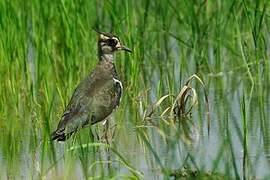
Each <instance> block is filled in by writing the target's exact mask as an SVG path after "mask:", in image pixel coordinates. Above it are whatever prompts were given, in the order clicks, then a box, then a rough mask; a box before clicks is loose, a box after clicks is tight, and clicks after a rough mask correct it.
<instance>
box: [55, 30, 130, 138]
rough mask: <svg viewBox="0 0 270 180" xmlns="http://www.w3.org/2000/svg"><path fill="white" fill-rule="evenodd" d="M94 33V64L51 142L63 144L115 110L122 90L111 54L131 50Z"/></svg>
mask: <svg viewBox="0 0 270 180" xmlns="http://www.w3.org/2000/svg"><path fill="white" fill-rule="evenodd" d="M96 32H97V33H98V45H97V46H98V63H97V65H96V67H95V68H94V69H93V70H92V72H91V73H90V74H89V75H88V76H86V77H85V78H84V79H83V80H82V81H81V82H80V83H79V84H78V86H77V87H76V89H75V91H74V92H73V95H72V97H71V99H70V101H69V103H68V105H67V106H66V108H65V111H64V112H63V115H62V117H61V119H60V121H59V123H58V126H57V129H56V130H55V131H54V132H53V133H52V134H51V140H53V141H54V140H56V141H66V140H67V139H69V138H70V137H71V135H72V134H73V133H75V132H77V131H79V130H80V129H81V128H84V127H86V126H87V125H93V124H96V123H98V122H101V121H103V120H105V119H106V118H107V117H108V116H109V115H110V114H111V113H112V112H113V111H114V109H116V108H117V107H118V106H119V103H120V99H121V96H122V93H123V86H122V83H121V81H120V80H119V78H118V75H117V72H116V68H115V63H114V60H115V59H114V53H115V52H118V51H126V52H129V53H131V52H132V50H131V49H129V48H128V47H126V46H124V45H123V44H122V42H121V41H120V39H119V38H118V37H117V36H115V35H113V34H111V33H105V32H100V31H98V30H96Z"/></svg>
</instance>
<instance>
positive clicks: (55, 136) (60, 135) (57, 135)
mask: <svg viewBox="0 0 270 180" xmlns="http://www.w3.org/2000/svg"><path fill="white" fill-rule="evenodd" d="M72 134H73V132H71V133H69V134H65V132H64V130H62V131H59V130H56V131H54V132H53V133H52V134H51V140H52V141H54V140H57V141H65V140H67V139H69V138H70V136H71V135H72Z"/></svg>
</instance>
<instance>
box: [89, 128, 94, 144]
mask: <svg viewBox="0 0 270 180" xmlns="http://www.w3.org/2000/svg"><path fill="white" fill-rule="evenodd" d="M89 129H90V131H89V136H90V139H91V141H92V142H93V141H94V139H95V136H94V134H93V131H92V128H91V127H89Z"/></svg>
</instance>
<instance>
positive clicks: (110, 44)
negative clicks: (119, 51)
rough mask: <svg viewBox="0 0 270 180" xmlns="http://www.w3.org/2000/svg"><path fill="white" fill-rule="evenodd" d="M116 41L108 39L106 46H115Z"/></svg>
mask: <svg viewBox="0 0 270 180" xmlns="http://www.w3.org/2000/svg"><path fill="white" fill-rule="evenodd" d="M116 44H117V41H116V39H108V45H109V46H116Z"/></svg>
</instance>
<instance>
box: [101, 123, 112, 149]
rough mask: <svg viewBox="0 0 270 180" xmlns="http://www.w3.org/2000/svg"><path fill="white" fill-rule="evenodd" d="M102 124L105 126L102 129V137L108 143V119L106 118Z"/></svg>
mask: <svg viewBox="0 0 270 180" xmlns="http://www.w3.org/2000/svg"><path fill="white" fill-rule="evenodd" d="M102 124H103V125H104V126H105V128H104V130H103V135H102V139H103V138H104V139H105V142H106V144H108V145H109V144H110V143H109V140H108V132H109V121H108V119H106V120H105V121H104V122H103V123H102Z"/></svg>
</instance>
